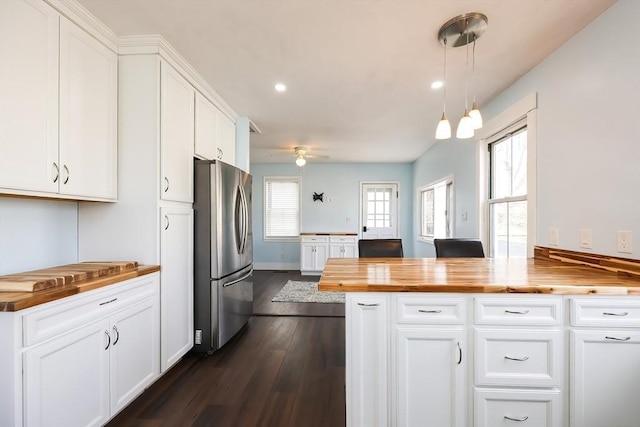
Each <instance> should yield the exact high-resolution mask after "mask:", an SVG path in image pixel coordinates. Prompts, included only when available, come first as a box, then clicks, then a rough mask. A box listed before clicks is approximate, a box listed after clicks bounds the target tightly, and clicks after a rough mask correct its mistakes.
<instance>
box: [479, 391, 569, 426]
mask: <svg viewBox="0 0 640 427" xmlns="http://www.w3.org/2000/svg"><path fill="white" fill-rule="evenodd" d="M474 394H475V398H474V406H475V422H474V424H473V425H474V426H475V427H496V426H516V425H521V426H527V427H556V426H561V425H562V422H561V421H562V406H561V399H560V392H559V391H537V390H536V391H534V390H479V389H476V390H475V392H474Z"/></svg>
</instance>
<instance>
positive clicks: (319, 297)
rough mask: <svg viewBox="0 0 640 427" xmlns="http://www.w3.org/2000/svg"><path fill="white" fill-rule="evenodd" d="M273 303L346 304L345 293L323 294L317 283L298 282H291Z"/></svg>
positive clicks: (274, 298)
mask: <svg viewBox="0 0 640 427" xmlns="http://www.w3.org/2000/svg"><path fill="white" fill-rule="evenodd" d="M271 301H273V302H319V303H329V304H331V303H333V304H336V303H338V304H339V303H343V304H344V292H321V291H318V283H317V282H296V281H294V280H289V281H288V282H287V283H286V284H285V285H284V286H283V287H282V289H280V292H278V293H277V294H276V296H275V297H273V299H272V300H271Z"/></svg>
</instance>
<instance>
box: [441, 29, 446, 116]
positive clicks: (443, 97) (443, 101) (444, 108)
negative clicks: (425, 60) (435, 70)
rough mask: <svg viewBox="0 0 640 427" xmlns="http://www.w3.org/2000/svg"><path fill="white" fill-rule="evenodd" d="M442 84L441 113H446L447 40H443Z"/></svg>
mask: <svg viewBox="0 0 640 427" xmlns="http://www.w3.org/2000/svg"><path fill="white" fill-rule="evenodd" d="M442 83H443V86H444V90H443V91H442V112H443V113H446V112H447V38H446V37H445V39H444V71H443V73H442Z"/></svg>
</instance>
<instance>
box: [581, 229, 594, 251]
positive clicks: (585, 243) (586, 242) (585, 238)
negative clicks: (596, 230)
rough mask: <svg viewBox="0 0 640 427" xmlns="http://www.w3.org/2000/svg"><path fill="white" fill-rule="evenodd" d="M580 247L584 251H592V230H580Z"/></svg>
mask: <svg viewBox="0 0 640 427" xmlns="http://www.w3.org/2000/svg"><path fill="white" fill-rule="evenodd" d="M580 247H581V248H584V249H591V247H592V242H591V230H589V229H582V230H580Z"/></svg>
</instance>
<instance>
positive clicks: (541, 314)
mask: <svg viewBox="0 0 640 427" xmlns="http://www.w3.org/2000/svg"><path fill="white" fill-rule="evenodd" d="M475 322H476V324H478V325H501V326H503V325H524V326H529V325H531V326H555V325H560V324H561V323H562V297H555V296H553V297H547V296H542V297H534V298H518V297H511V296H506V297H504V298H495V297H479V298H476V299H475Z"/></svg>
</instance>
